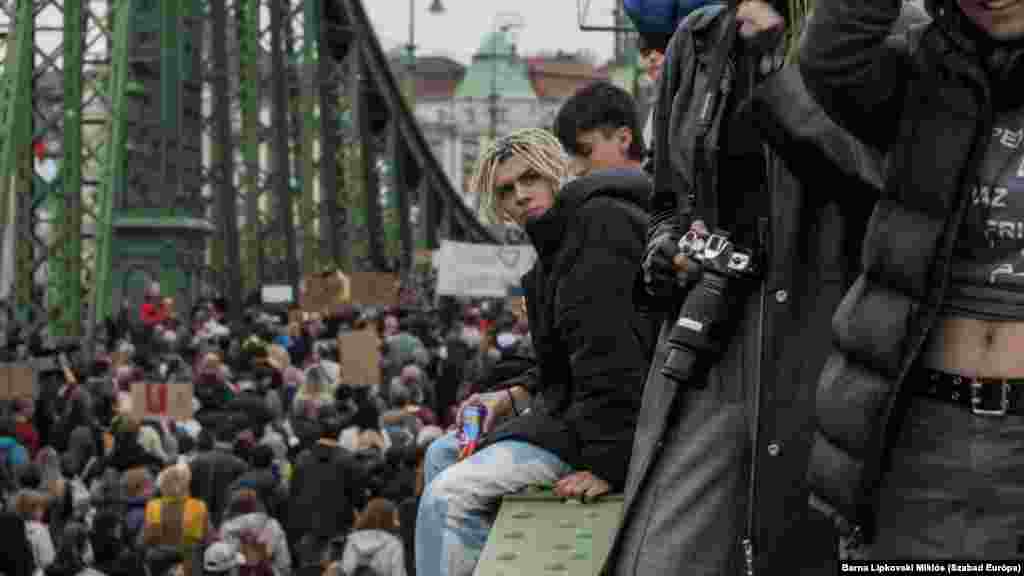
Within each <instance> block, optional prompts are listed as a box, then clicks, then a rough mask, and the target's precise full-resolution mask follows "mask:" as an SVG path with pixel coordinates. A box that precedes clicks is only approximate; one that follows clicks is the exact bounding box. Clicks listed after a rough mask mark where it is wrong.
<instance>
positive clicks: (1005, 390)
mask: <svg viewBox="0 0 1024 576" xmlns="http://www.w3.org/2000/svg"><path fill="white" fill-rule="evenodd" d="M989 382H998V383H999V408H996V409H992V408H985V407H983V406H984V402H985V398H984V396H982V395H981V394H980V393H979V392H981V390H982V387H983V386H984V385H985V384H986V383H989ZM1009 408H1010V381H1009V380H1007V379H1005V378H974V379H972V380H971V413H972V414H975V415H978V416H1006V412H1007V410H1009Z"/></svg>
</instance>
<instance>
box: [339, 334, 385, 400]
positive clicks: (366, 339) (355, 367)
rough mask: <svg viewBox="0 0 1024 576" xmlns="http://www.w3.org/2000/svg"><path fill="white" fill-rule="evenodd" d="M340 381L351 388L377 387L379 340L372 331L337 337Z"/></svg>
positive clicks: (378, 382)
mask: <svg viewBox="0 0 1024 576" xmlns="http://www.w3.org/2000/svg"><path fill="white" fill-rule="evenodd" d="M338 357H339V361H340V363H341V374H342V379H343V380H344V381H345V382H346V383H347V384H349V385H352V386H379V385H380V381H381V378H380V376H381V374H380V338H379V337H378V336H377V332H376V331H374V330H359V331H355V332H343V333H342V334H339V335H338Z"/></svg>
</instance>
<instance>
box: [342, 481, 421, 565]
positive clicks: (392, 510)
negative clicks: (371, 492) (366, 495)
mask: <svg viewBox="0 0 1024 576" xmlns="http://www.w3.org/2000/svg"><path fill="white" fill-rule="evenodd" d="M398 528H399V519H398V508H396V507H395V505H394V504H393V503H392V502H391V501H390V500H385V499H384V498H374V499H373V500H370V502H369V503H368V504H367V505H366V509H365V510H363V511H361V512H360V513H359V514H358V516H357V518H356V522H355V525H354V526H353V531H352V533H351V534H349V535H348V538H346V540H345V548H344V550H343V551H342V554H341V569H342V573H343V574H356V573H357V572H356V570H357V569H359V568H362V567H366V568H369V569H370V570H371V571H372V573H373V574H389V575H390V576H405V573H406V572H405V550H404V546H403V544H402V541H401V540H400V539H399V538H398V537H397V536H396V535H395V531H396V530H398Z"/></svg>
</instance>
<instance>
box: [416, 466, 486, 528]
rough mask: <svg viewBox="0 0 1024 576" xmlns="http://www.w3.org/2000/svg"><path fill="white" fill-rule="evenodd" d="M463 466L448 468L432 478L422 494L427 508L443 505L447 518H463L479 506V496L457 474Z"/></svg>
mask: <svg viewBox="0 0 1024 576" xmlns="http://www.w3.org/2000/svg"><path fill="white" fill-rule="evenodd" d="M465 465H466V463H460V464H459V465H458V466H449V467H448V468H446V469H444V470H443V471H441V472H440V473H439V474H438V475H437V476H436V477H434V479H433V481H431V482H430V485H428V486H427V487H426V490H425V491H424V492H423V499H424V501H425V503H426V505H427V506H436V505H437V503H443V506H444V509H445V512H446V513H445V515H446V516H448V517H449V518H460V517H464V516H466V515H467V514H468V513H471V512H472V511H473V510H475V509H477V508H479V507H480V506H481V502H480V498H479V494H476V493H475V491H474V490H473V488H472V486H470V485H469V483H467V482H466V481H465V476H464V475H462V474H460V473H459V468H460V467H461V466H465Z"/></svg>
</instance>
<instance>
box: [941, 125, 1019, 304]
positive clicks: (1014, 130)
mask: <svg viewBox="0 0 1024 576" xmlns="http://www.w3.org/2000/svg"><path fill="white" fill-rule="evenodd" d="M978 175H979V178H978V181H979V182H980V184H979V185H976V186H974V188H973V189H972V190H971V206H970V209H969V211H968V213H967V221H966V223H965V229H964V230H963V233H962V234H961V236H960V238H958V240H957V246H956V249H955V250H954V253H953V272H952V279H951V283H950V289H949V293H948V295H947V297H946V301H945V303H944V306H943V311H944V312H945V314H946V315H948V316H966V317H970V318H978V319H982V320H1024V109H1018V110H1014V111H1011V112H1009V113H1006V114H1002V115H1000V116H998V118H997V121H996V122H995V128H994V129H993V131H992V136H991V140H990V142H989V146H988V151H987V152H986V154H985V158H984V161H983V162H982V166H981V170H980V172H979V173H978Z"/></svg>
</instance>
